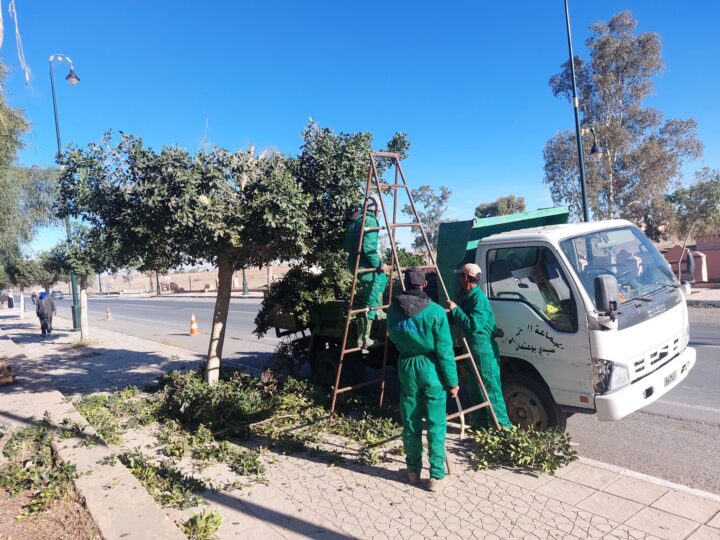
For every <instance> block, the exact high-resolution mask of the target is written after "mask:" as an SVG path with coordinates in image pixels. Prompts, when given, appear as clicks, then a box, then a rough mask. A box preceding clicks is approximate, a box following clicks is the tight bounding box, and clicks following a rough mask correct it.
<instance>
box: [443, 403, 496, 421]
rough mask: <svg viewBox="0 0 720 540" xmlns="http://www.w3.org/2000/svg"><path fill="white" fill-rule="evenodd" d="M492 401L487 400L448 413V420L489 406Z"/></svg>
mask: <svg viewBox="0 0 720 540" xmlns="http://www.w3.org/2000/svg"><path fill="white" fill-rule="evenodd" d="M489 406H490V402H489V401H486V402H485V403H480V405H473V406H472V407H468V408H467V409H463V410H462V411H458V412H454V413H452V414H448V415H447V418H446V419H447V420H452V419H453V418H460V416H461V415H463V414H470V413H471V412H474V411H477V410H480V409H484V408H485V407H489Z"/></svg>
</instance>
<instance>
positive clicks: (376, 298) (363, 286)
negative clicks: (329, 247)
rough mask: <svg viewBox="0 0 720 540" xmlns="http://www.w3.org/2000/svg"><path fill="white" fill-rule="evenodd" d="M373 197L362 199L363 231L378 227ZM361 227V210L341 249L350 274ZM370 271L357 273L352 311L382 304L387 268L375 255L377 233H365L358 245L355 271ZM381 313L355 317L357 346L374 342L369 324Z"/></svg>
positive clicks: (368, 313) (370, 312) (346, 232)
mask: <svg viewBox="0 0 720 540" xmlns="http://www.w3.org/2000/svg"><path fill="white" fill-rule="evenodd" d="M379 204H380V203H379V201H378V199H377V197H375V196H372V197H368V198H367V199H366V200H365V206H366V207H367V213H366V215H365V228H366V229H367V228H372V227H377V226H378V218H379V216H380V207H379ZM361 227H362V210H359V211H357V212H355V213H354V214H353V215H352V216H351V218H350V222H349V223H348V226H347V228H346V229H345V239H344V242H343V248H344V249H345V251H347V252H348V259H347V266H348V270H350V272H351V273H352V272H355V261H356V259H357V252H358V244H359V242H360V229H361ZM366 269H374V270H375V271H374V272H362V273H360V274H358V277H357V279H358V281H357V289H356V291H355V301H354V302H353V309H361V308H376V307H378V306H381V305H382V301H383V293H384V292H385V287H386V286H387V277H386V276H385V272H386V271H387V270H388V267H387V265H385V264H383V262H382V259H381V258H380V254H379V253H378V231H369V232H365V234H363V241H362V246H360V265H359V266H358V270H366ZM383 316H384V313H383V312H382V311H381V310H378V309H369V310H368V311H367V313H363V314H360V315H358V317H357V321H358V341H357V346H358V347H372V346H373V345H374V344H375V343H374V341H373V339H372V338H371V337H370V336H371V333H372V322H373V321H374V320H375V319H377V318H379V317H383Z"/></svg>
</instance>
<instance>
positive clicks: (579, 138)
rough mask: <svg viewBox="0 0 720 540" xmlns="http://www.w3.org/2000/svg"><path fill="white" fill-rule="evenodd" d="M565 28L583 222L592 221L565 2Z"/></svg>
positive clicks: (568, 11) (566, 2)
mask: <svg viewBox="0 0 720 540" xmlns="http://www.w3.org/2000/svg"><path fill="white" fill-rule="evenodd" d="M565 26H566V27H567V38H568V50H569V51H570V74H571V75H572V91H573V110H574V111H575V135H576V137H577V150H578V160H579V162H580V192H581V194H582V211H583V221H590V217H589V215H588V201H587V190H586V189H585V158H584V156H583V142H582V133H581V132H580V131H581V130H580V103H579V102H578V97H577V86H576V84H575V62H574V61H573V59H574V55H573V48H572V34H571V32H570V8H569V7H568V0H565Z"/></svg>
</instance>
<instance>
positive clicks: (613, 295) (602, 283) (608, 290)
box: [595, 274, 619, 313]
mask: <svg viewBox="0 0 720 540" xmlns="http://www.w3.org/2000/svg"><path fill="white" fill-rule="evenodd" d="M618 296H619V292H618V282H617V279H616V278H615V276H613V275H610V274H601V275H599V276H596V277H595V306H596V307H597V310H598V311H600V312H601V313H613V312H614V311H617V306H618Z"/></svg>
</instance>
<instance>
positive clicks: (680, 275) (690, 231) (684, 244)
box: [678, 221, 697, 283]
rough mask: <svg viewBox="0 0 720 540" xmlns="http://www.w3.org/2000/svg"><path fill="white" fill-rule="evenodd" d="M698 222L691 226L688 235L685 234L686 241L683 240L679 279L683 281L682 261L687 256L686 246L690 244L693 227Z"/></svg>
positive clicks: (679, 262) (679, 261)
mask: <svg viewBox="0 0 720 540" xmlns="http://www.w3.org/2000/svg"><path fill="white" fill-rule="evenodd" d="M696 224H697V221H696V222H695V223H693V224H692V226H691V227H690V230H689V231H688V233H687V235H686V236H685V241H684V242H683V246H682V251H681V252H680V258H679V259H678V281H679V282H681V283H682V262H683V259H684V258H685V248H686V247H687V245H688V242H689V241H690V235H691V234H692V232H693V229H694V228H695V225H696Z"/></svg>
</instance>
